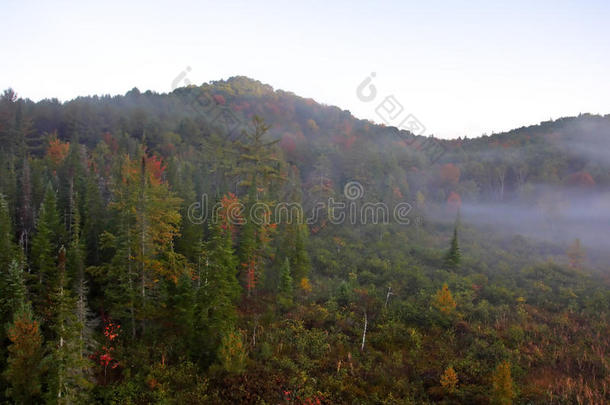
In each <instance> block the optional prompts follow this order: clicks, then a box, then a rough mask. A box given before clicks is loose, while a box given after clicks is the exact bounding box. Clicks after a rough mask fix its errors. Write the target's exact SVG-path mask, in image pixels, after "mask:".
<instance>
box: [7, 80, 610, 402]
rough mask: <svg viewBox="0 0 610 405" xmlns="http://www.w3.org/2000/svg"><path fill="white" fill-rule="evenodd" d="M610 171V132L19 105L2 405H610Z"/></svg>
mask: <svg viewBox="0 0 610 405" xmlns="http://www.w3.org/2000/svg"><path fill="white" fill-rule="evenodd" d="M183 84H184V83H183ZM17 90H18V89H17ZM608 151H610V115H605V116H600V115H591V114H579V115H578V116H574V117H566V118H560V119H556V120H549V121H545V122H541V123H538V124H535V123H533V125H531V126H527V127H522V128H518V129H514V130H512V131H509V132H506V133H496V134H492V135H484V136H474V137H468V138H458V139H439V138H436V137H434V136H429V137H424V136H419V135H415V134H413V133H410V132H408V131H405V130H401V129H398V128H395V127H391V126H385V125H379V124H375V123H373V122H371V121H368V120H362V119H358V118H356V117H354V116H353V115H352V114H351V113H350V112H349V111H345V110H342V109H341V108H339V107H335V106H329V105H324V104H320V103H318V102H316V101H315V100H313V99H309V98H303V97H300V96H298V95H296V94H293V93H291V92H288V91H283V90H275V89H273V88H272V87H271V86H269V85H267V84H263V83H261V82H259V81H257V80H254V79H251V78H248V77H245V76H236V77H231V78H229V79H227V80H219V81H213V82H209V83H204V84H202V85H194V84H190V85H185V86H181V87H177V88H175V90H173V91H171V92H169V93H156V92H153V91H141V90H139V89H137V88H133V89H132V90H130V91H129V92H127V93H126V94H124V95H117V96H88V97H78V98H75V99H73V100H69V101H66V102H59V101H58V100H57V99H45V100H41V101H38V102H33V101H31V100H29V99H27V98H21V97H20V96H19V94H18V93H16V92H15V91H14V90H12V89H7V90H6V91H4V93H3V95H2V96H1V98H0V272H1V275H2V277H0V288H1V291H2V294H1V297H0V316H1V323H2V325H6V327H4V328H2V332H1V335H0V338H1V339H2V341H3V345H2V353H1V354H2V356H1V363H0V367H1V369H2V378H1V379H0V398H1V399H2V401H7V403H23V404H25V403H43V402H46V403H62V404H64V403H65V404H71V403H109V404H110V403H133V404H147V403H159V404H173V403H176V404H199V403H213V404H216V403H252V404H262V403H278V404H279V403H287V404H288V403H289V404H321V403H325V404H326V403H328V404H338V403H342V404H356V403H362V404H365V403H383V404H403V403H432V402H438V403H448V404H453V403H468V404H489V403H500V404H509V403H541V404H542V403H545V404H551V403H552V404H564V403H591V404H593V403H599V404H601V403H607V402H608V401H610V389H609V388H608V387H610V362H609V357H608V353H609V350H610V340H609V336H610V329H609V328H610V326H609V325H610V323H609V322H608V321H609V319H610V289H609V283H610V273H609V272H610V268H609V267H608V263H610V238H609V237H608V236H610V235H609V233H608V232H609V230H610V156H609V155H608ZM204 196H205V197H204ZM329 201H333V202H335V203H343V204H345V205H344V206H345V207H347V208H345V210H347V211H346V213H347V214H349V211H348V210H349V207H351V206H353V207H355V208H354V209H361V210H362V209H363V207H367V204H368V206H369V207H371V206H375V207H377V206H376V205H374V204H381V205H379V206H380V207H389V208H387V210H388V211H387V212H388V214H390V215H389V220H387V221H369V222H367V223H363V221H358V220H355V221H350V220H349V216H347V217H346V218H348V219H346V220H341V221H337V220H333V218H335V216H336V215H337V214H338V213H339V211H340V209H339V208H337V207H335V208H332V209H331V208H329V206H328V204H327V203H328V202H329ZM204 202H206V203H204ZM284 203H291V204H296V205H297V206H300V207H302V211H301V213H300V214H298V215H297V216H296V217H295V218H294V220H293V221H282V220H281V218H279V216H278V215H277V211H275V210H274V208H275V207H277V206H278V204H284ZM318 203H324V204H326V205H324V206H323V209H321V210H319V212H318V215H317V216H316V217H315V220H314V221H311V222H307V221H305V220H304V219H306V218H307V217H308V214H309V213H311V212H312V210H314V209H315V207H316V204H318ZM194 204H195V205H194ZM197 204H198V205H197ZM254 206H260V207H262V208H261V210H260V211H259V212H258V214H259V215H260V217H261V218H264V221H262V222H257V221H252V217H251V216H252V212H254V211H253V208H252V207H254ZM193 207H195V208H196V209H197V211H196V213H197V215H198V216H197V217H194V216H193V212H195V211H193ZM214 207H215V208H214ZM237 207H242V208H243V209H237ZM395 207H402V208H404V209H405V210H404V213H405V215H406V216H405V217H404V218H402V219H403V221H396V220H395V219H396V214H394V211H393V210H394V208H395ZM373 212H374V211H372V210H371V211H369V212H368V214H370V215H375V214H374V213H373ZM379 212H381V211H379ZM204 214H205V215H204ZM392 215H394V216H392ZM199 218H205V221H204V220H201V221H199V220H198V219H199ZM370 218H373V217H370Z"/></svg>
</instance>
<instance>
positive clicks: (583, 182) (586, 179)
mask: <svg viewBox="0 0 610 405" xmlns="http://www.w3.org/2000/svg"><path fill="white" fill-rule="evenodd" d="M567 183H568V184H569V185H571V186H576V187H582V188H590V187H593V186H595V180H593V176H591V175H590V174H589V173H587V172H585V171H580V172H577V173H574V174H572V175H571V176H570V177H568V180H567Z"/></svg>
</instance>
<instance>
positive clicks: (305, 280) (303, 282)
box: [300, 277, 312, 294]
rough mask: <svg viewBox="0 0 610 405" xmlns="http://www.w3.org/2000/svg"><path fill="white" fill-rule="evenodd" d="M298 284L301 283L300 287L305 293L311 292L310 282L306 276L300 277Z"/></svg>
mask: <svg viewBox="0 0 610 405" xmlns="http://www.w3.org/2000/svg"><path fill="white" fill-rule="evenodd" d="M300 285H301V289H302V290H303V291H305V292H306V293H307V294H309V293H310V292H311V290H312V287H311V283H310V282H309V279H308V278H307V277H303V278H302V279H301V283H300Z"/></svg>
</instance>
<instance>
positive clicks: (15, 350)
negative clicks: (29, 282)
mask: <svg viewBox="0 0 610 405" xmlns="http://www.w3.org/2000/svg"><path fill="white" fill-rule="evenodd" d="M6 285H7V288H6V290H7V291H6V292H7V293H10V296H9V295H8V294H7V296H5V295H3V304H5V305H6V306H7V307H10V308H12V309H13V317H12V322H11V324H10V325H9V326H8V328H7V336H8V340H9V342H10V343H9V345H8V359H7V367H6V368H5V369H4V372H3V377H4V380H5V381H6V382H7V384H8V387H7V389H6V394H7V396H8V397H9V398H11V399H12V400H13V402H14V403H17V404H33V403H38V402H39V400H40V394H41V391H42V385H41V376H42V374H43V371H44V369H43V365H42V358H43V337H42V334H41V332H40V324H39V323H38V321H37V320H35V319H34V315H33V313H32V307H31V303H30V302H29V301H28V300H27V298H26V295H27V290H26V286H25V279H24V274H23V268H22V266H21V265H19V263H17V262H16V261H13V263H12V264H11V266H10V269H9V274H8V280H7V283H6Z"/></svg>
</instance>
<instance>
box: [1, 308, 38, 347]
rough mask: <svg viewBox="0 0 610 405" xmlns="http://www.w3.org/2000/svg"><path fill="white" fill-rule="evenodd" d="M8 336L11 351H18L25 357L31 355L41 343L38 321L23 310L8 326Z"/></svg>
mask: <svg viewBox="0 0 610 405" xmlns="http://www.w3.org/2000/svg"><path fill="white" fill-rule="evenodd" d="M8 338H9V340H10V341H11V343H12V346H11V352H18V353H20V354H21V355H23V356H24V357H26V358H27V357H31V356H33V355H34V354H35V352H36V351H37V350H38V349H39V348H40V346H41V345H42V336H41V334H40V328H39V325H38V322H37V321H35V320H33V319H31V318H30V317H29V316H28V315H27V313H25V312H21V313H19V314H18V315H17V317H16V318H15V321H14V322H13V324H12V325H11V326H10V327H9V330H8Z"/></svg>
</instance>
